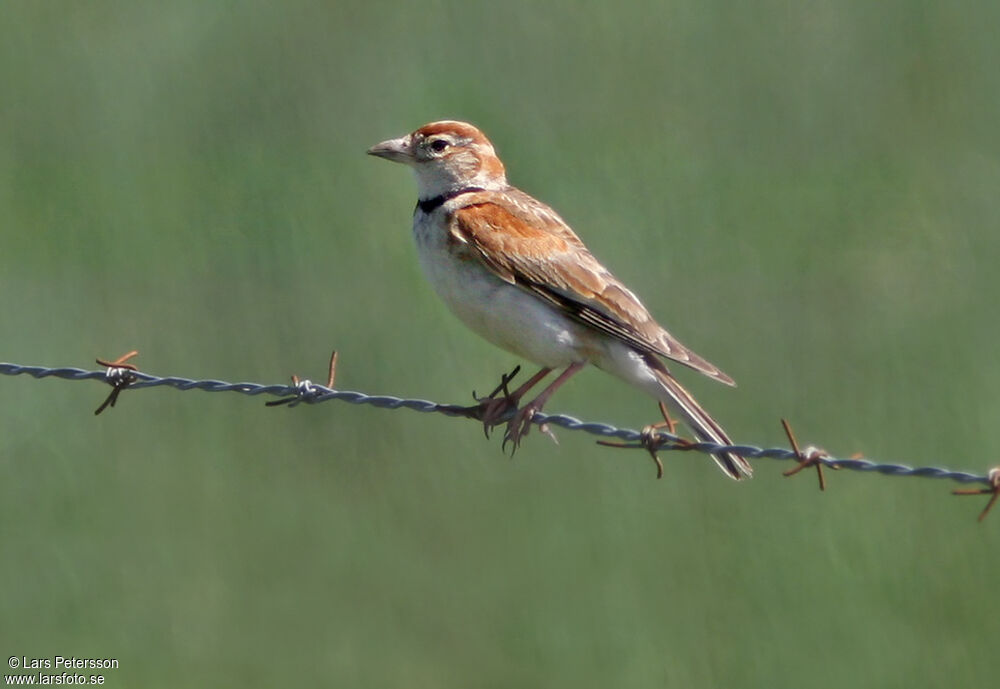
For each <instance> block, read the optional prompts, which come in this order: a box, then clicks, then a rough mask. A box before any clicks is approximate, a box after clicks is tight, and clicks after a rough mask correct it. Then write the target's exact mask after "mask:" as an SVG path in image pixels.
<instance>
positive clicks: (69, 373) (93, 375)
mask: <svg viewBox="0 0 1000 689" xmlns="http://www.w3.org/2000/svg"><path fill="white" fill-rule="evenodd" d="M122 371H123V369H120V368H108V369H105V370H100V371H87V370H85V369H80V368H71V367H60V368H49V367H46V366H24V365H20V364H12V363H6V362H0V373H2V374H4V375H8V376H18V375H28V376H31V377H32V378H38V379H41V378H50V377H54V378H60V379H63V380H100V381H102V382H104V383H110V384H112V385H114V384H115V382H116V380H118V379H120V376H121V375H122ZM128 375H130V376H132V377H134V382H131V383H129V384H128V389H130V390H139V389H144V388H153V387H159V386H163V385H165V386H168V387H172V388H176V389H178V390H183V391H186V390H204V391H205V392H237V393H240V394H243V395H251V396H254V395H273V396H277V397H286V398H291V399H289V406H296V405H298V404H300V403H302V402H305V403H307V404H317V403H320V402H326V401H329V400H338V401H340V402H347V403H349V404H364V405H370V406H373V407H377V408H380V409H411V410H413V411H417V412H423V413H437V414H444V415H446V416H468V412H467V409H468V408H467V407H463V406H460V405H454V404H439V403H437V402H432V401H430V400H422V399H406V398H402V397H395V396H393V395H369V394H366V393H363V392H356V391H353V390H335V389H331V388H328V387H325V386H323V385H318V384H316V383H311V382H309V381H301V382H299V383H298V385H262V384H260V383H254V382H240V383H229V382H226V381H222V380H211V379H208V380H193V379H191V378H181V377H178V376H169V377H161V376H154V375H151V374H149V373H143V372H142V371H128ZM532 423H535V424H538V425H543V424H548V425H550V426H558V427H560V428H564V429H566V430H569V431H583V432H584V433H589V434H591V435H597V436H600V437H602V438H614V439H616V440H619V441H622V443H623V445H621V446H622V447H627V448H635V449H649V446H648V445H647V444H644V442H643V441H644V437H645V436H644V434H643V432H642V431H637V430H634V429H631V428H619V427H617V426H613V425H611V424H607V423H599V422H585V421H581V420H580V419H577V418H574V417H572V416H567V415H565V414H541V413H539V414H536V415H535V417H534V418H533V420H532ZM653 445H654V446H655V449H656V450H679V451H693V452H702V453H705V454H716V453H719V452H735V453H737V454H740V455H742V456H744V457H746V458H748V459H778V460H789V459H791V460H799V459H801V458H800V457H799V456H797V455H796V454H795V453H794V452H793V451H791V450H788V449H785V448H760V447H756V446H754V445H719V444H716V443H710V442H699V443H684V442H683V441H682V439H681V438H680V437H679V436H675V435H671V434H669V433H665V432H661V431H659V432H657V433H656V436H655V438H654V443H653ZM815 461H816V462H817V463H820V464H823V465H824V466H828V467H832V468H837V469H849V470H852V471H862V472H875V473H879V474H883V475H885V476H916V477H920V478H936V479H948V480H951V481H956V482H958V483H982V484H985V485H987V486H989V485H991V481H990V477H989V476H987V475H982V474H973V473H969V472H965V471H953V470H951V469H944V468H940V467H911V466H907V465H905V464H888V463H880V462H874V461H872V460H869V459H837V458H835V457H822V458H818V459H816V460H815Z"/></svg>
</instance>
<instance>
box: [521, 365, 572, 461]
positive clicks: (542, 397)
mask: <svg viewBox="0 0 1000 689" xmlns="http://www.w3.org/2000/svg"><path fill="white" fill-rule="evenodd" d="M585 365H586V363H585V362H582V361H575V362H573V363H572V364H570V365H569V366H567V367H566V370H565V371H563V372H562V373H560V374H559V377H558V378H556V379H555V380H554V381H552V382H551V383H550V384H549V386H548V387H547V388H545V389H544V390H542V392H541V393H540V394H539V395H538V397H536V398H535V399H533V400H531V401H530V402H528V404H526V405H524V406H523V407H521V408H520V409H518V410H517V412H516V413H515V414H514V418H512V419H511V420H510V421H508V422H507V432H506V433H505V434H504V437H503V447H504V448H506V447H507V443H508V442H509V443H511V444H512V446H513V447H512V448H511V452H512V453H513V452H515V451H516V450H517V448H518V446H519V445H520V444H521V438H523V437H524V436H526V435H528V430H529V429H530V428H531V420H532V419H533V418H534V417H535V414H537V413H538V412H540V411H541V410H542V407H543V406H545V403H546V402H548V401H549V398H550V397H552V394H553V393H554V392H555V391H556V390H558V389H559V388H560V387H561V386H562V384H563V383H565V382H566V381H567V380H569V379H570V378H571V377H572V376H573V374H574V373H576V372H577V371H579V370H580V369H581V368H583V367H584V366H585ZM547 372H548V371H546V373H547ZM532 380H534V379H532ZM538 380H541V378H539V379H538ZM528 382H531V381H528ZM535 382H538V381H535Z"/></svg>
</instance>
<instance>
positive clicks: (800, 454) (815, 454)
mask: <svg viewBox="0 0 1000 689" xmlns="http://www.w3.org/2000/svg"><path fill="white" fill-rule="evenodd" d="M781 425H782V426H783V427H784V429H785V435H787V436H788V442H789V443H790V444H791V446H792V452H794V453H795V458H796V459H797V460H798V462H799V463H798V465H797V466H794V467H792V468H791V469H789V470H788V471H783V472H782V473H781V475H782V476H795V474H797V473H799V472H800V471H802V470H803V469H806V468H808V467H813V466H814V467H816V474H817V475H818V476H819V489H820V490H821V491H825V490H826V478H824V476H823V466H824V465H826V466H828V467H830V468H831V469H839V468H840V467H838V466H837V465H836V464H827V463H826V460H829V459H830V453H829V452H827V451H826V450H824V449H823V448H821V447H816V446H815V445H809V446H808V447H806V448H805V449H804V450H802V449H799V442H798V441H797V440H796V439H795V433H793V432H792V424H790V423H788V420H787V419H782V420H781Z"/></svg>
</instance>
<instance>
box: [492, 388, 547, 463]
mask: <svg viewBox="0 0 1000 689" xmlns="http://www.w3.org/2000/svg"><path fill="white" fill-rule="evenodd" d="M541 410H542V405H541V404H539V401H538V400H537V399H536V400H534V401H532V402H529V403H528V404H526V405H524V406H523V407H521V408H520V409H518V410H517V411H516V412H515V413H514V417H513V418H512V419H511V420H510V421H508V422H507V431H506V432H505V433H504V435H503V444H502V445H501V446H500V447H501V448H502V449H503V450H504V451H506V450H507V443H510V445H511V448H510V454H511V456H513V454H514V453H515V452H517V448H518V447H520V446H521V438H523V437H525V436H526V435H528V432H529V431H530V430H531V422H532V420H533V419H534V418H535V414H537V413H538V412H540V411H541ZM542 430H543V432H545V433H546V434H547V435H548V436H549V437H550V438H552V439H553V440H555V436H554V435H553V434H552V431H550V430H549V429H548V428H543V429H542Z"/></svg>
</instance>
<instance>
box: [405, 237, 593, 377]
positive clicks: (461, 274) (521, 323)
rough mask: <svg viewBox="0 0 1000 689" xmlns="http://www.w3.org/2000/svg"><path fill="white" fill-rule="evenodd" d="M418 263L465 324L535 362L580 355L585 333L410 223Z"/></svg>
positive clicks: (559, 362)
mask: <svg viewBox="0 0 1000 689" xmlns="http://www.w3.org/2000/svg"><path fill="white" fill-rule="evenodd" d="M414 229H415V234H416V238H417V251H418V254H419V257H420V264H421V267H422V268H423V270H424V273H425V275H426V276H427V279H428V280H429V281H430V283H431V286H432V287H433V288H434V291H435V292H437V294H438V296H439V297H441V299H442V300H443V301H444V303H445V304H447V305H448V308H450V309H451V311H452V312H453V313H454V314H455V315H456V316H458V318H459V319H460V320H461V321H462V322H463V323H465V325H467V326H468V327H469V328H470V329H472V330H473V331H475V332H476V333H478V334H479V335H480V336H482V337H483V338H485V339H486V340H488V341H489V342H492V343H493V344H495V345H496V346H498V347H500V348H502V349H505V350H507V351H508V352H511V353H513V354H516V355H517V356H519V357H522V358H524V359H527V360H528V361H531V362H533V363H535V364H538V365H539V366H546V367H549V368H559V367H562V366H568V365H569V364H571V363H573V362H574V361H586V360H587V359H588V358H589V357H588V356H587V350H588V347H587V340H588V339H589V338H588V333H587V332H586V330H585V329H583V328H582V327H581V326H580V325H578V324H577V323H575V322H574V321H572V320H570V319H569V318H567V317H566V316H563V315H562V314H561V313H560V312H558V311H557V310H556V309H554V308H553V307H551V306H549V305H548V304H546V303H544V302H543V301H541V300H540V299H538V298H537V297H534V296H532V295H531V294H530V293H528V292H526V291H524V290H522V289H520V288H519V287H516V286H514V285H511V284H510V283H508V282H505V281H503V280H501V279H500V278H498V277H497V276H496V275H494V274H493V273H492V272H490V271H489V270H488V269H487V268H486V267H485V266H483V264H482V263H480V262H479V261H478V260H477V259H476V258H474V257H472V256H470V255H463V252H462V251H460V250H458V249H456V247H454V246H453V245H449V244H448V242H447V240H446V239H445V238H439V237H435V236H433V235H432V236H427V235H423V236H422V233H421V232H420V231H419V228H414Z"/></svg>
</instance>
